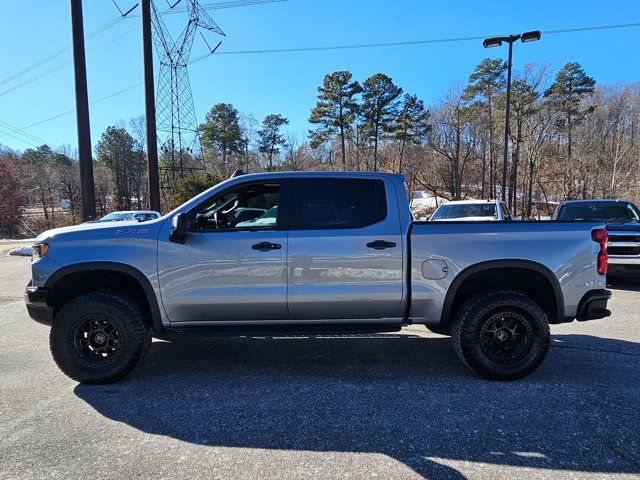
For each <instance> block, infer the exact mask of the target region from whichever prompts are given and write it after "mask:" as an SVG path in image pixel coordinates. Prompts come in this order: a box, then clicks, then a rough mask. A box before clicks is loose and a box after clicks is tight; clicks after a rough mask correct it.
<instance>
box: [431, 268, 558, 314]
mask: <svg viewBox="0 0 640 480" xmlns="http://www.w3.org/2000/svg"><path fill="white" fill-rule="evenodd" d="M496 268H519V269H523V270H531V271H534V272H536V273H539V274H541V275H542V276H543V277H545V278H546V279H547V281H548V282H549V284H550V285H551V288H552V290H553V294H554V300H555V304H556V319H555V320H556V321H555V323H561V322H564V321H565V316H564V294H563V293H562V287H561V286H560V282H559V281H558V278H557V277H556V276H555V275H554V273H553V272H552V271H551V270H549V268H547V267H545V266H544V265H542V264H541V263H538V262H534V261H531V260H518V259H513V260H488V261H486V262H480V263H476V264H474V265H471V266H470V267H467V268H465V269H464V270H462V271H461V272H460V273H459V274H458V275H456V277H455V278H454V279H453V281H452V282H451V285H450V286H449V289H448V290H447V294H446V296H445V299H444V304H443V306H442V313H441V314H440V324H439V325H440V326H449V325H451V321H450V320H451V319H450V316H451V313H452V310H453V300H454V299H455V297H456V293H458V289H459V288H460V286H461V285H462V284H463V283H464V281H465V280H467V279H468V278H469V277H471V276H472V275H474V274H476V273H479V272H482V271H484V270H493V269H496Z"/></svg>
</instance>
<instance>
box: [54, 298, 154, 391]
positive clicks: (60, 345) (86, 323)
mask: <svg viewBox="0 0 640 480" xmlns="http://www.w3.org/2000/svg"><path fill="white" fill-rule="evenodd" d="M150 344H151V331H150V329H149V327H148V326H147V325H146V323H145V321H144V315H143V314H142V312H141V311H140V308H139V307H138V306H137V305H136V303H135V302H134V301H133V300H131V299H130V298H129V297H127V296H126V295H121V294H116V293H108V292H92V293H86V294H84V295H80V296H78V297H76V298H74V299H73V300H71V301H70V302H68V303H67V304H66V305H65V306H64V307H62V309H61V310H60V311H59V312H58V314H57V315H56V316H55V318H54V320H53V326H52V327H51V333H50V336H49V345H50V348H51V353H52V355H53V359H54V360H55V362H56V364H57V365H58V367H59V368H60V370H62V371H63V372H64V373H65V374H66V375H67V376H68V377H70V378H72V379H74V380H76V381H78V382H81V383H94V384H100V383H111V382H115V381H117V380H119V379H120V378H122V377H124V376H125V375H127V374H128V373H129V372H131V370H133V369H134V368H135V367H136V365H137V364H138V363H139V362H140V360H141V359H142V357H143V356H144V354H145V353H146V351H147V350H148V349H149V346H150Z"/></svg>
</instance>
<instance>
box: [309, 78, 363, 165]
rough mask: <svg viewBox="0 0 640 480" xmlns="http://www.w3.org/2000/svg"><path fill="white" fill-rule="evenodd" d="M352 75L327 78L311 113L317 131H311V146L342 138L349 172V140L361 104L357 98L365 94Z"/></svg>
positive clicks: (343, 158)
mask: <svg viewBox="0 0 640 480" xmlns="http://www.w3.org/2000/svg"><path fill="white" fill-rule="evenodd" d="M351 78H352V75H351V72H347V71H340V72H333V73H330V74H327V75H325V77H324V80H323V83H322V86H321V87H318V102H317V103H316V106H315V108H314V109H313V110H312V111H311V116H310V118H309V122H310V123H313V124H317V125H318V128H317V129H315V130H310V131H309V137H310V140H311V147H312V148H317V147H318V146H319V145H321V144H323V143H325V142H327V141H329V140H331V139H332V138H334V137H336V136H337V137H339V138H340V147H341V151H342V168H343V169H344V170H346V169H347V151H346V150H347V149H346V137H347V135H348V134H349V132H350V131H351V127H352V125H353V121H354V120H355V116H356V111H357V108H358V104H357V102H356V99H355V96H356V95H357V94H358V93H360V92H361V91H362V87H361V86H360V84H359V83H358V82H357V81H353V82H352V81H351Z"/></svg>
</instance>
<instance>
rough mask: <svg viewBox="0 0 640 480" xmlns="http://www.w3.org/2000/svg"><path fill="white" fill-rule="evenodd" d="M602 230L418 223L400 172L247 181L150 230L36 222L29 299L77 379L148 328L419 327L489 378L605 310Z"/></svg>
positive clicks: (221, 188) (215, 190) (107, 367)
mask: <svg viewBox="0 0 640 480" xmlns="http://www.w3.org/2000/svg"><path fill="white" fill-rule="evenodd" d="M238 209H243V210H246V209H251V210H252V211H256V212H258V214H259V213H260V212H264V213H262V214H261V215H259V216H258V214H256V216H255V218H251V219H248V220H247V219H246V218H245V219H242V221H239V220H238V217H239V216H238V215H236V213H237V211H238ZM603 227H604V225H603V224H602V223H601V222H537V223H536V222H445V223H435V222H433V223H431V222H414V221H412V217H411V213H410V211H409V206H408V201H407V194H406V191H405V187H404V179H403V177H402V176H401V175H396V174H383V173H315V172H314V173H311V172H304V173H303V172H294V173H267V174H252V175H242V176H237V177H234V178H231V179H229V180H227V181H225V182H222V183H220V184H219V185H216V186H214V187H212V188H211V189H209V190H207V191H206V192H204V193H202V194H200V195H198V196H197V197H195V198H193V199H192V200H190V201H188V202H187V203H185V204H184V205H182V206H180V207H178V208H177V209H175V210H174V211H172V212H170V213H168V214H167V215H165V216H163V217H162V218H160V219H157V220H153V221H150V222H147V223H144V224H140V223H138V222H124V223H120V222H118V223H117V224H104V223H94V224H84V225H80V226H76V227H68V228H60V229H56V230H51V231H48V232H45V233H43V234H42V235H40V236H39V237H38V238H37V240H36V243H35V245H34V256H33V263H32V281H31V282H30V284H29V285H28V286H27V290H26V293H25V299H26V303H27V308H28V311H29V314H30V316H31V317H32V318H33V319H35V320H37V321H39V322H41V323H45V324H48V325H51V331H50V346H51V352H52V354H53V358H54V360H55V361H56V363H57V364H58V366H59V367H60V368H61V369H62V371H63V372H64V373H66V374H67V375H68V376H69V377H71V378H73V379H75V380H77V381H80V382H84V383H108V382H112V381H115V380H117V379H119V378H121V377H123V376H124V375H126V374H127V373H129V372H130V371H131V370H132V369H133V368H134V367H135V366H136V365H137V364H138V363H139V362H140V360H141V358H142V357H143V355H144V353H145V352H146V351H147V349H148V348H149V346H150V344H151V338H152V337H156V338H171V339H176V338H181V337H188V336H189V335H197V336H210V335H242V336H244V335H261V336H281V335H289V334H296V335H300V334H308V335H317V334H335V333H370V332H390V331H398V330H400V329H401V328H402V327H403V326H406V325H409V324H424V325H425V326H426V327H427V328H429V329H431V330H432V331H435V332H437V333H441V334H445V335H451V337H452V340H453V345H454V348H455V350H456V351H457V353H458V355H459V356H460V358H461V359H462V360H463V362H464V363H465V364H466V365H468V366H469V367H470V368H471V369H473V370H474V371H475V372H476V373H478V374H479V375H481V376H483V377H485V378H489V379H498V380H515V379H518V378H521V377H523V376H525V375H528V374H530V373H531V372H533V371H534V370H535V369H536V368H537V367H538V366H539V365H540V364H541V362H542V361H543V359H544V357H545V355H546V353H547V349H548V347H549V324H557V323H563V322H571V321H573V320H574V319H576V318H577V319H578V320H591V319H597V318H603V317H606V316H608V315H609V314H610V312H609V311H608V310H607V308H606V307H607V300H608V299H609V297H610V295H611V294H610V292H609V291H608V290H606V289H605V273H606V266H607V255H606V241H607V233H606V230H604V228H603Z"/></svg>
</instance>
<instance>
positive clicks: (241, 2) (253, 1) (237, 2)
mask: <svg viewBox="0 0 640 480" xmlns="http://www.w3.org/2000/svg"><path fill="white" fill-rule="evenodd" d="M286 1H288V0H232V1H229V2H215V3H205V4H203V5H202V8H204V9H205V10H221V9H225V8H236V7H249V6H253V5H267V4H270V3H283V2H286ZM186 11H187V9H186V8H185V7H179V8H174V9H170V10H166V11H164V12H162V14H163V15H166V14H169V15H171V14H174V13H185V12H186Z"/></svg>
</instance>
